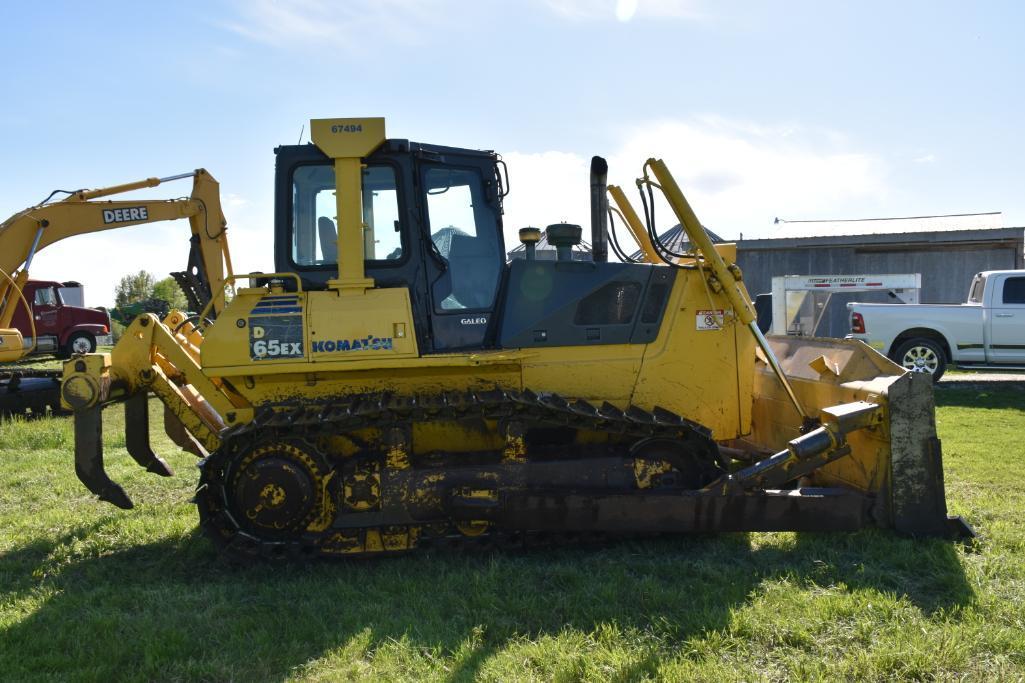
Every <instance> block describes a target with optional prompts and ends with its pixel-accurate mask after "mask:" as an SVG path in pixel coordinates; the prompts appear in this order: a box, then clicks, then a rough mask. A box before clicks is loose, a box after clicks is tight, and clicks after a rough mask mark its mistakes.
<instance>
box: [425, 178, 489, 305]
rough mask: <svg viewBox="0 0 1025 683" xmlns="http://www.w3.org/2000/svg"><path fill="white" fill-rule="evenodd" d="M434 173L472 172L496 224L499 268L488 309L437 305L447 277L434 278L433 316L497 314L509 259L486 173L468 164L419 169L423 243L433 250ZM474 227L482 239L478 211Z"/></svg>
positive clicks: (429, 285) (447, 265)
mask: <svg viewBox="0 0 1025 683" xmlns="http://www.w3.org/2000/svg"><path fill="white" fill-rule="evenodd" d="M432 169H434V170H436V169H445V170H448V171H470V172H472V173H474V174H475V175H476V178H477V181H478V185H477V187H478V189H479V191H480V200H481V202H483V204H484V205H487V206H488V207H491V208H489V211H490V214H491V216H492V219H493V221H494V226H493V227H494V232H493V234H492V238H493V239H494V240H495V248H496V249H497V251H498V253H497V254H496V255H495V261H496V264H497V268H496V271H495V288H494V292H493V293H492V296H491V302H490V303H489V304H488V305H487V306H480V307H477V308H454V309H452V308H442V307H441V302H440V301H436V300H435V296H434V285H435V284H436V283H437V281H438V278H440V277H442V276H444V272H445V271H442V272H441V273H440V274H439V276H438V277H435V278H433V279H432V280H431V281H429V282H428V283H427V290H428V296H429V297H430V300H431V308H432V310H433V313H434V314H435V315H467V314H473V313H490V312H493V311H494V310H495V307H496V306H497V304H498V301H499V297H500V295H501V293H502V292H501V290H502V279H503V272H504V269H505V262H506V258H505V257H506V254H505V251H504V249H505V242H504V239H503V236H502V235H501V230H502V225H501V220H500V216H501V214H500V213H499V212H496V211H495V210H494V208H493V206H492V202H491V200H490V199H489V198H488V183H487V180H486V178H485V175H484V171H483V169H482V168H481V166H480V165H478V164H472V163H468V164H462V163H443V164H433V163H421V164H420V165H419V169H418V172H417V180H418V181H419V183H420V193H419V194H420V198H421V200H422V202H423V217H422V222H423V231H424V236H423V239H425V240H426V241H427V242H429V243H430V244H429V245H427V248H428V249H433V248H434V247H433V246H431V245H433V243H434V233H433V228H432V225H431V207H430V195H429V194H428V187H429V185H428V183H427V174H428V173H429V172H430V171H431V170H432ZM471 199H474V198H473V197H472V196H471ZM473 227H474V231H475V232H476V233H477V234H476V235H475V237H478V238H479V237H480V231H479V230H478V226H477V224H476V211H474V226H473ZM436 257H437V255H435V258H436ZM443 258H444V257H443ZM450 267H451V265H450V263H449V260H448V259H447V258H445V269H446V270H447V269H448V268H450Z"/></svg>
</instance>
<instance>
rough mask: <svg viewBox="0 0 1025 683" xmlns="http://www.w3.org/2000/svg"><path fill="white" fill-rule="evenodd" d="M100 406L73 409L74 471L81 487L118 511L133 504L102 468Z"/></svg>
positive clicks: (101, 420)
mask: <svg viewBox="0 0 1025 683" xmlns="http://www.w3.org/2000/svg"><path fill="white" fill-rule="evenodd" d="M102 411H103V408H102V407H101V406H93V407H91V408H84V409H81V410H77V411H75V474H77V475H78V478H79V480H81V482H82V483H83V484H85V487H86V488H87V489H89V490H90V491H92V492H93V493H95V494H96V495H97V496H99V497H100V500H104V501H107V502H108V503H112V504H114V505H116V506H117V507H119V508H121V509H122V510H131V509H132V508H133V507H134V505H133V504H132V499H131V498H129V497H128V494H126V493H125V490H124V489H123V488H121V486H120V485H119V484H117V483H115V482H113V481H111V479H110V477H108V476H107V472H106V470H104V468H103V412H102Z"/></svg>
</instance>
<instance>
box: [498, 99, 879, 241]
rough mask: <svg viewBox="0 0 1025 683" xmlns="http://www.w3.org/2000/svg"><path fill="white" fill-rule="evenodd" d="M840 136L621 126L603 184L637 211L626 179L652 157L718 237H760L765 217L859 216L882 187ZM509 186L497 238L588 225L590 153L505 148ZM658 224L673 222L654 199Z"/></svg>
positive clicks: (721, 125) (742, 126)
mask: <svg viewBox="0 0 1025 683" xmlns="http://www.w3.org/2000/svg"><path fill="white" fill-rule="evenodd" d="M842 140H843V136H842V135H839V134H836V133H831V132H829V131H813V130H807V129H804V128H802V127H800V126H794V125H781V126H765V125H759V124H754V123H751V122H743V121H729V120H726V119H721V118H712V117H706V118H702V119H697V120H688V121H672V120H667V121H654V122H650V123H648V124H647V125H642V126H638V127H637V128H635V129H633V130H630V131H627V132H626V134H625V135H624V136H623V137H622V138H621V139H620V140H619V141H618V144H616V146H615V148H614V149H612V150H610V153H609V154H607V155H606V156H607V158H608V160H609V167H610V170H609V183H610V184H616V185H620V186H621V187H622V188H623V189H624V191H625V192H626V193H627V196H628V197H629V198H630V200H631V202H633V203H634V205H635V208H636V209H637V211H638V213H640V204H639V199H638V197H637V191H636V185H635V184H634V180H635V179H636V178H637V176H639V175H640V172H641V165H642V164H643V163H644V161H645V160H646V159H648V158H649V157H658V158H662V159H663V160H664V161H665V162H666V164H667V165H668V166H669V169H670V170H671V171H672V172H673V174H674V177H675V178H676V180H677V182H678V183H679V184H680V186H681V188H682V189H683V191H684V193H685V194H686V195H687V198H688V200H689V201H690V203H691V205H692V206H693V208H694V210H695V211H696V212H697V214H698V216H699V217H700V218H701V220H702V222H703V223H704V224H705V225H707V226H708V227H709V228H710V229H712V230H714V231H715V232H718V233H719V234H721V235H723V236H724V237H727V238H731V239H732V238H736V237H737V236H738V235H739V234H740V233H741V232H743V233H744V235H745V237H748V238H751V237H756V236H763V237H764V236H768V235H769V234H770V233H771V231H772V229H773V228H772V219H773V217H774V216H784V217H792V218H809V217H810V218H820V217H828V218H834V217H843V216H848V215H863V212H859V206H861V205H862V204H863V203H865V202H868V201H871V200H874V199H875V198H877V197H879V196H882V195H883V194H885V192H886V188H885V183H884V179H885V175H886V168H885V166H884V164H883V162H882V161H881V160H880V159H879V158H877V157H875V156H874V155H872V154H869V153H866V152H859V151H853V150H851V149H849V144H846V143H843V142H841V141H842ZM505 159H506V161H507V162H508V165H509V172H510V175H511V183H512V188H513V191H512V193H511V194H510V195H509V197H508V198H507V200H506V216H505V225H506V226H507V242H508V243H509V244H511V245H515V243H516V241H517V237H516V231H517V230H518V229H519V228H521V227H524V226H525V225H536V226H539V227H544V226H545V225H547V224H550V223H555V222H558V221H563V220H566V221H569V222H571V223H579V224H581V225H584V226H585V232H586V226H588V225H589V220H590V219H589V211H590V209H589V180H588V167H589V163H590V157H585V156H581V155H578V154H569V153H563V152H555V151H548V152H542V153H533V154H522V153H511V154H506V155H505ZM657 219H658V221H657V222H658V227H659V229H660V230H664V229H667V228H669V227H671V226H672V225H674V224H675V223H676V220H675V217H673V216H672V215H671V213H670V210H669V208H668V206H667V205H665V204H659V205H658V211H657Z"/></svg>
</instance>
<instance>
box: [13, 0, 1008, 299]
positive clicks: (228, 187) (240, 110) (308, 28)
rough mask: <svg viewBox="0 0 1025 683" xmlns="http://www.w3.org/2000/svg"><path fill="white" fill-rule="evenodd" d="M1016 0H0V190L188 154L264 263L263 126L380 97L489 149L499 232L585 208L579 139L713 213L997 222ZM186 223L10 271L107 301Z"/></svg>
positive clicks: (1003, 205) (616, 176)
mask: <svg viewBox="0 0 1025 683" xmlns="http://www.w3.org/2000/svg"><path fill="white" fill-rule="evenodd" d="M1023 8H1025V5H1022V4H1021V3H1013V2H1007V3H995V2H994V3H954V2H902V3H892V2H885V3H884V2H878V3H877V2H859V3H823V2H780V3H761V2H750V3H740V2H711V1H710V0H636V1H633V0H618V2H617V0H607V1H604V0H590V1H585V0H522V1H520V2H493V1H490V0H478V1H477V2H461V1H457V0H417V1H414V0H346V1H345V2H328V1H326V0H291V1H278V2H273V1H271V0H251V1H249V2H233V1H230V0H222V1H217V2H213V1H211V2H177V3H161V4H157V3H140V2H113V1H110V2H103V1H99V2H95V3H79V2H53V3H13V2H11V3H3V5H2V7H0V58H2V63H3V65H4V67H3V70H2V71H0V85H2V92H3V93H4V95H5V97H4V101H5V106H4V107H3V109H2V110H0V135H2V139H0V148H2V149H3V158H4V160H5V163H4V165H3V169H4V170H3V182H2V183H0V215H3V216H7V215H10V214H12V213H14V212H15V211H18V210H20V209H22V208H24V207H26V206H28V205H30V204H33V203H35V202H37V201H39V200H41V199H42V198H43V197H45V196H46V195H47V194H49V192H50V190H52V189H55V188H63V189H75V188H79V187H97V186H103V185H108V184H114V183H119V182H125V181H128V180H133V179H137V178H141V177H146V176H152V175H158V176H163V175H169V174H173V173H178V172H181V171H184V170H190V169H192V168H195V167H197V166H203V167H206V168H207V169H209V170H210V171H211V172H212V173H213V174H214V175H215V176H216V177H217V178H218V179H219V180H220V181H221V186H222V193H223V196H224V204H225V213H226V214H227V216H228V220H229V225H230V231H229V235H230V237H231V238H232V249H233V252H234V254H235V257H236V269H237V270H240V271H248V270H257V269H261V270H269V269H271V268H272V266H273V263H272V246H271V236H272V214H271V210H272V205H273V198H272V193H271V190H272V180H273V165H274V155H273V148H274V147H275V146H276V145H279V144H294V143H295V142H296V141H298V139H299V135H300V129H301V127H302V126H303V125H304V124H306V125H307V130H308V123H307V122H308V120H309V119H310V118H315V117H331V116H359V115H380V116H385V117H387V122H388V123H387V125H388V133H389V135H390V136H392V137H402V138H410V139H415V140H419V141H425V142H436V143H440V144H449V145H455V146H465V147H475V148H488V149H495V150H497V151H499V152H501V153H502V154H503V156H504V158H505V159H506V160H507V162H508V164H509V170H510V174H511V179H512V189H513V192H512V194H511V195H510V197H509V199H508V205H507V216H506V218H507V228H508V229H509V231H510V232H511V231H512V230H514V229H516V228H519V227H522V226H523V225H526V224H535V225H545V224H547V223H552V222H556V221H560V220H570V221H574V222H583V223H586V221H587V191H588V187H587V162H588V160H589V159H590V156H591V155H592V154H602V155H604V156H606V157H608V158H609V160H610V164H611V171H610V180H611V181H613V182H617V183H620V184H624V185H629V186H631V187H632V179H633V178H634V177H635V176H636V175H637V172H638V170H639V168H640V165H641V163H642V162H643V160H644V159H645V158H647V157H648V156H660V157H662V158H664V159H666V161H667V162H668V163H669V165H670V167H671V168H672V169H673V171H674V172H675V173H676V175H677V177H678V179H679V180H680V181H681V185H682V186H683V188H684V191H685V192H687V193H688V195H689V197H690V198H691V201H692V203H693V204H694V207H695V209H696V210H697V212H698V215H699V216H700V217H701V218H702V220H703V221H704V222H705V223H706V224H707V225H708V226H709V227H710V228H712V229H713V230H715V231H717V232H719V233H720V234H722V235H724V236H726V237H730V238H736V237H737V236H738V235H739V234H740V233H743V234H744V236H745V237H765V236H771V234H772V231H773V224H772V220H773V218H774V217H776V216H779V217H783V218H788V219H814V218H859V217H876V216H901V215H923V214H942V213H968V212H982V211H1003V212H1004V222H1005V225H1009V226H1010V225H1014V226H1021V225H1025V193H1023V191H1022V187H1023V182H1022V180H1023V176H1025V172H1023V171H1022V170H1021V169H1022V167H1023V163H1022V159H1025V135H1023V134H1022V130H1023V126H1022V123H1021V121H1022V118H1023V114H1022V112H1023V111H1025V93H1023V85H1025V50H1023V49H1022V48H1021V47H1020V34H1021V31H1022V29H1023V28H1025V9H1023ZM305 139H306V138H305V137H304V141H305ZM188 191H189V187H188V183H187V182H186V183H179V184H178V185H175V186H169V187H163V188H159V189H158V190H156V191H153V192H151V193H150V196H159V197H171V196H180V195H183V194H187V193H188ZM663 215H664V214H663ZM664 227H668V225H666V226H664ZM187 232H188V228H187V226H185V225H184V224H167V225H164V226H156V225H154V226H148V227H139V228H136V229H134V230H122V231H119V232H118V233H109V234H106V235H103V234H100V235H94V236H88V237H80V238H77V239H73V240H68V241H67V242H65V243H63V244H60V245H55V246H54V247H51V248H49V249H47V250H46V251H44V252H42V253H41V255H40V256H39V258H38V260H37V262H36V265H35V267H34V270H33V274H34V275H36V276H39V277H53V278H59V279H77V280H80V281H82V282H84V283H85V284H86V286H87V294H86V296H87V302H88V303H90V304H91V305H99V304H105V303H109V302H110V301H111V299H112V289H113V285H114V283H115V282H116V281H117V279H118V278H119V277H120V276H121V275H123V274H124V273H126V272H129V271H131V270H134V269H138V268H146V269H148V270H151V271H152V272H154V273H156V274H158V275H160V276H163V275H165V274H166V273H167V272H168V271H170V270H176V269H180V268H181V267H182V266H183V265H184V262H185V258H186V254H187V241H186V240H187Z"/></svg>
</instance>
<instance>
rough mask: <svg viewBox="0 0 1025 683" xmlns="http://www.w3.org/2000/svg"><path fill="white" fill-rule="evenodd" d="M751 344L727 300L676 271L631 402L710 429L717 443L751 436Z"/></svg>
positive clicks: (695, 276)
mask: <svg viewBox="0 0 1025 683" xmlns="http://www.w3.org/2000/svg"><path fill="white" fill-rule="evenodd" d="M754 363H755V343H754V339H753V337H752V336H751V334H750V332H749V331H748V330H747V329H746V328H745V327H744V326H742V325H740V324H739V323H738V322H737V321H736V319H735V318H734V317H733V311H732V310H730V308H729V305H728V304H727V303H726V301H725V298H723V297H720V296H717V295H715V294H712V293H710V292H709V290H708V289H706V287H705V284H704V282H703V281H702V278H701V275H700V274H699V273H698V271H696V270H680V271H679V272H678V274H677V276H676V282H675V285H674V286H673V290H672V294H671V296H670V299H669V304H668V307H667V309H666V312H665V318H664V320H663V321H662V325H661V328H660V330H659V334H658V337H657V338H656V339H655V341H654V342H652V343H651V344H650V345H648V346H647V347H646V351H645V353H644V362H643V366H642V367H641V371H640V375H639V377H638V379H637V386H636V388H635V390H634V394H633V402H634V403H635V404H637V405H639V406H640V407H642V408H646V409H647V408H650V407H654V406H661V407H663V408H665V409H667V410H671V411H673V412H675V413H678V414H680V415H683V416H684V417H686V418H688V419H690V420H694V421H695V422H700V423H701V424H703V425H705V426H706V427H708V428H710V429H711V430H712V433H713V437H714V438H715V439H717V440H723V439H732V438H735V437H737V436H740V435H742V434H746V433H748V432H749V431H750V424H751V384H752V381H753V380H752V376H753V370H754Z"/></svg>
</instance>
